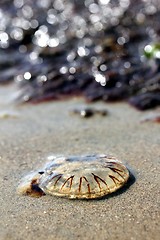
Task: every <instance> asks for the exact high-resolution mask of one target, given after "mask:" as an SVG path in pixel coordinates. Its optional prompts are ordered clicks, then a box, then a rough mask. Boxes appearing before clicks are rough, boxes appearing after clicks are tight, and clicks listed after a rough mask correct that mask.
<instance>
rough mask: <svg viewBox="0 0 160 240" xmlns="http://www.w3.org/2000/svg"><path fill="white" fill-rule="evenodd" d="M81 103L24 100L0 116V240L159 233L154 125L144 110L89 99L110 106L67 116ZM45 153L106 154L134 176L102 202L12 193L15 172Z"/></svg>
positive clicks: (152, 239) (129, 237)
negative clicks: (91, 113) (144, 119)
mask: <svg viewBox="0 0 160 240" xmlns="http://www.w3.org/2000/svg"><path fill="white" fill-rule="evenodd" d="M2 93H5V91H4V89H3V88H1V90H0V96H1V98H0V101H1V102H0V108H1V109H2V108H3V109H7V106H3V103H2V102H3V101H4V98H3V97H2ZM6 93H8V94H9V91H7V92H6ZM4 95H5V94H4ZM2 100H3V101H2ZM83 104H84V102H83V100H82V99H72V100H69V101H65V102H63V101H62V102H50V103H43V104H39V105H30V104H27V105H23V106H18V107H16V109H15V110H16V112H18V117H13V116H12V115H11V116H10V117H8V118H1V119H0V162H1V168H0V172H1V173H0V176H1V181H0V191H1V193H0V216H1V218H0V239H5V240H9V239H13V240H23V239H26V240H27V239H28V240H32V239H34V240H36V239H38V240H41V239H43V240H44V239H45V240H52V239H54V240H61V239H62V240H63V239H64V240H65V239H66V240H73V239H74V240H75V239H82V240H83V239H84V240H85V239H86V240H89V239H90V240H92V239H93V240H94V239H97V240H107V239H109V240H114V239H116V240H119V239H123V240H142V239H143V240H158V239H159V236H160V228H159V226H158V225H159V222H160V218H159V217H160V209H159V202H160V197H159V189H160V179H159V170H160V166H159V160H160V131H159V130H160V125H159V124H157V123H153V122H144V123H140V119H141V118H142V117H143V116H144V115H146V114H147V113H141V112H139V111H137V110H135V109H133V108H131V107H130V106H128V105H127V104H125V103H116V104H103V103H96V104H92V105H93V106H96V107H98V106H99V107H104V108H106V109H108V111H109V115H108V116H106V117H101V116H98V115H96V116H94V117H93V118H90V119H82V118H80V117H78V116H77V115H70V114H69V110H70V109H71V108H72V107H75V106H81V105H83ZM156 111H159V109H157V110H156ZM49 153H55V154H59V153H60V154H70V155H74V154H88V153H112V154H114V155H115V156H117V157H118V158H120V159H123V160H124V162H125V163H126V164H127V166H128V167H129V168H130V169H131V171H132V172H133V174H134V176H135V178H136V179H135V182H134V183H133V182H131V183H132V184H130V187H128V188H126V189H124V191H123V190H121V191H119V192H118V193H117V194H113V195H112V196H111V197H106V198H104V199H102V200H94V201H93V200H92V201H82V200H68V199H64V198H58V197H53V196H44V197H42V198H31V197H27V196H19V195H17V193H16V188H17V185H18V183H19V181H20V179H21V177H22V176H24V175H25V174H26V173H28V172H29V171H31V170H33V169H36V167H37V166H39V165H40V163H43V161H44V156H46V155H48V154H49Z"/></svg>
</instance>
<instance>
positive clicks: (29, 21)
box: [0, 0, 160, 110]
mask: <svg viewBox="0 0 160 240" xmlns="http://www.w3.org/2000/svg"><path fill="white" fill-rule="evenodd" d="M159 19H160V3H158V1H157V0H154V1H153V0H152V1H151V0H148V1H140V0H135V1H129V0H118V1H114V0H106V1H104V0H85V1H78V0H68V1H65V0H38V1H31V0H14V1H11V0H7V1H1V3H0V83H7V82H10V81H13V80H14V81H15V83H16V84H17V85H18V87H19V89H20V91H19V94H18V99H19V101H22V102H27V101H32V102H39V101H44V100H50V99H61V98H64V97H70V96H74V95H76V96H77V95H80V96H85V98H86V99H87V100H88V101H96V100H103V101H117V100H127V101H129V102H130V103H131V104H132V105H134V106H136V107H137V108H138V109H141V110H145V109H149V108H153V107H156V106H158V105H160V47H159V42H160V24H159ZM155 46H156V47H155Z"/></svg>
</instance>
